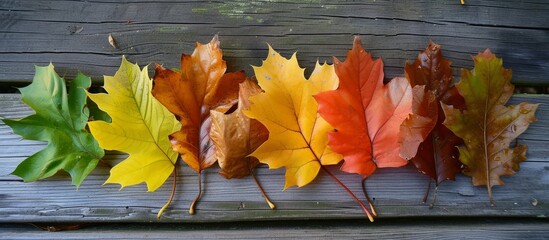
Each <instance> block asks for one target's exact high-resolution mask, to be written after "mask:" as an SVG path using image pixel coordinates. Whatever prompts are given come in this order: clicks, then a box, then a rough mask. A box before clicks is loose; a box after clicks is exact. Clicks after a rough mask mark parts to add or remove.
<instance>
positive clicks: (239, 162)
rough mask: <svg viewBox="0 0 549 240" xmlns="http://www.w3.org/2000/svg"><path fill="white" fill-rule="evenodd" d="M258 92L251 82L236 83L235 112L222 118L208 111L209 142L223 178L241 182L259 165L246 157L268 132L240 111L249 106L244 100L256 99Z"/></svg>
mask: <svg viewBox="0 0 549 240" xmlns="http://www.w3.org/2000/svg"><path fill="white" fill-rule="evenodd" d="M260 92H261V88H259V86H257V84H256V83H254V82H252V81H251V80H246V81H244V82H242V83H240V90H239V98H238V108H237V109H236V110H235V111H234V112H232V113H230V114H224V113H222V112H219V111H215V110H212V111H210V115H211V119H212V127H211V130H210V138H211V139H212V141H213V143H214V145H215V146H216V157H217V161H218V163H219V166H220V167H221V172H220V174H221V175H223V176H224V177H225V178H242V177H245V176H248V175H250V174H251V172H252V169H253V168H254V167H256V166H257V165H258V164H259V161H258V160H257V158H255V157H251V156H248V155H249V154H251V153H252V152H253V151H255V150H256V149H257V148H258V147H259V145H261V144H262V143H263V142H265V141H266V140H267V138H268V137H269V131H268V130H267V128H265V126H263V124H261V123H260V122H258V121H257V120H255V119H249V118H248V117H246V115H244V113H243V110H245V109H247V108H248V107H249V106H250V102H249V101H248V97H250V96H254V95H257V94H258V93H260Z"/></svg>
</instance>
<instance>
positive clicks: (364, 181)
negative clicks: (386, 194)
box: [362, 178, 377, 217]
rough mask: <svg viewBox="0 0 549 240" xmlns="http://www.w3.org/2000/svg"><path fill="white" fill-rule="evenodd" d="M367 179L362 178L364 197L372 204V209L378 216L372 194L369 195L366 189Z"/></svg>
mask: <svg viewBox="0 0 549 240" xmlns="http://www.w3.org/2000/svg"><path fill="white" fill-rule="evenodd" d="M366 179H367V178H363V179H362V193H364V197H365V198H366V200H367V201H368V204H369V205H370V209H371V210H372V214H373V215H374V216H376V217H377V213H376V209H375V208H374V204H373V203H372V200H371V199H370V196H368V191H366Z"/></svg>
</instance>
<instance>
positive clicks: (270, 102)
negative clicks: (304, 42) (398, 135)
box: [244, 46, 373, 221]
mask: <svg viewBox="0 0 549 240" xmlns="http://www.w3.org/2000/svg"><path fill="white" fill-rule="evenodd" d="M254 72H255V76H256V78H257V80H258V82H259V85H260V86H261V88H262V89H263V90H264V92H262V93H259V94H257V95H255V96H252V97H250V99H249V100H250V102H251V105H250V108H249V109H248V110H247V111H244V113H245V114H246V115H247V116H248V117H250V118H253V119H257V120H258V121H259V122H261V123H262V124H264V125H265V126H266V127H267V129H268V130H269V138H268V139H267V141H265V142H264V143H263V144H262V145H261V146H259V148H257V149H256V150H255V151H254V152H253V153H252V154H251V156H253V157H256V158H257V159H259V161H260V162H262V163H265V164H268V165H269V168H271V169H276V168H281V167H285V168H286V174H285V179H286V183H285V184H284V189H287V188H289V187H292V186H296V185H297V186H298V187H302V186H305V185H307V184H309V183H310V182H311V181H313V180H314V179H315V178H316V176H317V175H318V172H319V171H320V169H322V170H324V171H325V172H326V173H327V174H328V175H330V176H331V177H332V178H334V180H335V181H336V182H338V183H339V184H340V185H341V186H342V187H343V188H345V190H346V191H347V192H348V193H349V194H350V195H351V196H352V197H353V198H354V199H355V200H356V201H357V202H358V203H359V204H360V205H361V207H362V209H363V210H364V211H365V213H366V214H367V215H368V217H369V218H370V219H371V220H372V221H373V219H372V217H371V215H370V213H369V212H368V210H367V209H366V207H365V206H364V205H363V204H362V203H361V202H360V200H358V198H356V196H355V195H354V194H353V193H352V192H351V191H350V190H349V189H348V188H347V187H346V186H345V185H344V184H343V183H341V182H340V181H339V180H338V179H337V178H336V177H335V176H334V175H333V174H331V173H330V172H329V171H328V170H327V169H326V168H325V167H323V166H324V165H334V164H337V163H338V162H340V161H341V155H339V154H337V153H335V152H333V151H332V150H331V149H330V148H329V147H328V146H327V143H328V137H327V134H326V133H327V132H328V131H331V130H332V129H333V128H332V127H331V126H330V125H329V124H328V123H327V122H326V121H325V120H324V119H322V118H321V117H320V115H319V114H318V112H317V103H316V102H315V100H314V99H313V95H315V94H317V93H319V92H322V91H326V90H332V89H335V88H336V87H337V84H338V81H337V76H336V75H335V72H334V70H333V66H331V65H327V64H323V65H320V64H318V63H317V65H316V67H315V69H314V70H313V73H312V74H311V76H310V77H309V80H307V79H305V76H304V69H302V68H300V67H299V65H298V63H297V57H296V55H295V54H294V55H293V56H292V57H291V58H290V59H286V58H284V57H282V56H281V55H280V54H279V53H277V52H276V51H274V50H273V49H272V48H271V47H270V46H269V53H268V57H267V59H266V60H265V61H263V65H262V66H260V67H254Z"/></svg>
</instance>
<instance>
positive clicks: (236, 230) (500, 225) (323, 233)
mask: <svg viewBox="0 0 549 240" xmlns="http://www.w3.org/2000/svg"><path fill="white" fill-rule="evenodd" d="M0 231H1V232H2V234H1V235H0V239H10V240H23V239H58V240H61V239H403V238H404V239H532V240H533V239H547V236H549V223H548V222H546V221H532V220H524V219H517V220H511V221H510V220H490V221H486V220H481V221H479V220H473V219H466V220H437V221H434V220H407V221H391V222H381V223H376V224H368V223H365V222H356V221H338V222H314V221H313V222H282V223H277V222H274V223H273V222H268V223H257V222H256V223H236V224H235V223H226V224H222V225H220V224H216V225H211V224H200V225H197V224H169V225H167V224H163V225H150V224H148V225H143V224H140V225H127V224H124V225H121V224H110V225H91V226H84V227H83V228H81V229H79V230H78V231H61V232H44V231H42V230H38V229H37V228H35V227H33V226H31V225H1V224H0Z"/></svg>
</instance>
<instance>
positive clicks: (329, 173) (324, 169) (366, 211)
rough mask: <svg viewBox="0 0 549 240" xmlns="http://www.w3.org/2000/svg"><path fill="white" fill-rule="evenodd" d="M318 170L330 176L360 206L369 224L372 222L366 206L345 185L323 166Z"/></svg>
mask: <svg viewBox="0 0 549 240" xmlns="http://www.w3.org/2000/svg"><path fill="white" fill-rule="evenodd" d="M320 168H322V170H323V171H324V172H325V173H327V174H328V175H330V177H331V178H332V179H334V181H336V182H337V183H338V184H339V185H340V186H341V187H343V189H345V191H347V193H348V194H349V195H350V196H351V197H352V198H353V199H354V200H355V201H356V202H357V203H358V205H360V207H361V208H362V210H363V211H364V213H366V215H367V216H368V219H369V220H370V222H374V218H373V217H372V214H370V211H368V209H367V208H366V206H364V204H363V203H362V202H361V201H360V200H359V199H358V198H357V197H356V195H355V194H354V193H353V192H352V191H351V190H350V189H349V188H348V187H347V186H345V184H343V183H342V182H341V181H340V180H339V179H338V178H337V177H336V176H335V175H334V174H333V173H332V172H330V171H329V170H328V169H327V168H326V167H325V166H323V165H320Z"/></svg>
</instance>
